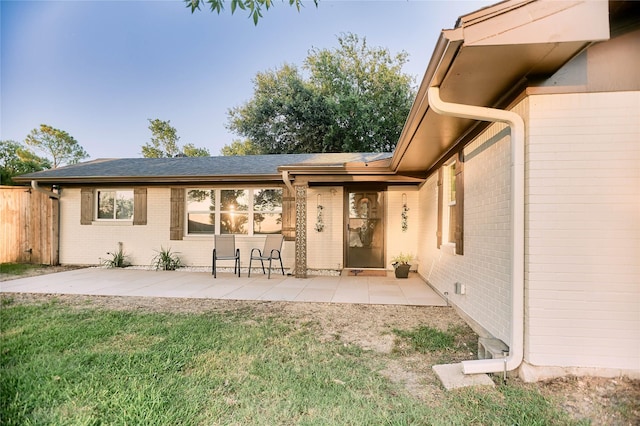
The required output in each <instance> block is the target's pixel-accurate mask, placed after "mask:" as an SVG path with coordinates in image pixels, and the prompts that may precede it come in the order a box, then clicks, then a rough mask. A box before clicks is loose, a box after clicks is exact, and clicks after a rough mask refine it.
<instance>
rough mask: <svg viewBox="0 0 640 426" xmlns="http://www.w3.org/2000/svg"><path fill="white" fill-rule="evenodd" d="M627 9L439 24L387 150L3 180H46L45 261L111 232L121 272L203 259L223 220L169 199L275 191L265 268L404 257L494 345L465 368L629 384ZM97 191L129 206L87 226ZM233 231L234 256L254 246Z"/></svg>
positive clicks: (84, 168) (95, 167)
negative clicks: (275, 238)
mask: <svg viewBox="0 0 640 426" xmlns="http://www.w3.org/2000/svg"><path fill="white" fill-rule="evenodd" d="M639 4H640V3H637V2H607V1H579V0H576V1H535V0H534V1H525V0H512V1H505V2H502V3H499V4H496V5H494V6H491V7H488V8H484V9H481V10H479V11H476V12H473V13H470V14H468V15H465V16H463V17H461V18H459V20H458V22H457V23H456V25H455V28H453V29H451V30H444V31H442V33H441V35H440V39H439V41H438V43H437V45H436V47H435V49H434V53H433V56H432V57H431V61H430V62H429V66H428V68H427V70H426V72H425V76H424V79H423V81H422V84H421V86H420V88H419V91H418V96H417V98H416V100H415V102H414V105H413V108H412V110H411V112H410V114H409V117H408V118H407V122H406V124H405V128H404V130H403V133H402V136H401V138H400V140H399V141H398V144H397V147H396V150H395V151H394V152H393V153H390V154H317V155H315V154H309V155H304V156H297V157H296V156H287V155H282V156H260V157H253V156H251V157H245V158H242V157H237V158H235V159H233V160H229V159H225V158H220V157H212V158H210V159H204V160H196V159H189V158H180V159H167V160H162V161H153V160H151V159H124V160H110V161H96V162H90V163H85V164H81V165H77V166H71V167H68V168H63V169H58V170H51V171H45V172H40V173H36V174H32V175H25V176H23V177H22V180H23V181H25V182H28V181H33V182H35V183H37V184H41V185H57V186H59V187H60V188H61V193H60V218H61V224H60V261H61V262H62V263H81V264H86V263H89V264H92V263H97V261H98V259H99V257H100V256H103V255H104V253H105V252H106V251H109V250H113V249H114V248H115V245H116V244H117V242H124V244H125V249H126V250H127V251H128V252H130V253H131V254H132V255H133V256H134V259H135V261H136V262H138V263H147V262H148V261H149V258H150V257H151V256H152V255H153V250H154V249H157V248H159V247H160V246H161V245H163V246H171V247H172V249H175V250H176V251H179V252H181V254H182V255H183V258H184V260H185V261H186V263H188V264H190V265H200V266H210V262H211V260H210V253H211V249H212V247H213V239H212V237H211V235H212V234H213V233H220V232H228V231H229V229H228V228H225V226H226V225H224V224H223V222H224V220H223V219H222V218H224V217H225V215H226V214H228V213H229V212H228V211H227V210H225V207H224V206H223V205H222V204H221V202H220V201H217V202H215V203H214V202H213V201H212V203H211V211H210V212H209V211H203V210H198V208H197V207H195V206H196V204H197V203H195V202H193V201H190V199H189V196H190V195H189V194H190V192H189V191H201V190H207V191H213V192H211V194H215V197H217V198H216V199H217V200H219V199H220V198H221V197H222V196H223V195H224V194H223V191H231V190H241V191H246V192H243V194H246V197H250V196H255V194H256V191H258V192H259V191H260V190H262V189H264V188H270V189H277V190H278V191H282V199H283V201H282V204H281V205H280V206H279V207H277V208H276V210H275V214H282V223H281V228H279V229H277V230H276V232H283V233H287V235H288V241H286V243H285V249H284V255H285V267H287V268H289V269H290V270H292V271H294V273H295V274H296V276H299V277H301V278H302V277H304V276H306V275H307V274H313V273H314V271H317V270H335V271H338V270H341V269H343V268H352V267H357V268H362V267H364V268H379V269H390V268H391V267H390V259H391V258H392V257H393V256H394V255H396V254H397V253H398V252H400V251H403V252H411V253H413V254H414V255H415V261H414V269H415V270H416V271H417V273H418V274H420V276H421V277H422V278H423V279H424V280H425V282H426V283H428V284H429V285H431V286H432V287H433V288H435V289H436V290H437V291H438V292H439V293H440V294H442V295H443V296H445V297H446V298H447V300H448V301H449V302H450V303H451V304H452V305H453V306H455V307H456V309H458V311H459V312H460V313H461V315H462V316H463V317H464V318H465V319H467V320H468V322H469V323H470V324H472V326H473V327H474V328H475V329H476V330H477V331H478V332H479V333H480V334H481V335H484V336H486V337H490V338H495V339H499V340H501V341H502V342H504V344H505V345H506V346H507V347H508V349H509V353H508V356H507V357H506V358H505V360H506V361H505V360H503V359H485V360H470V361H468V362H464V363H463V366H464V370H465V372H467V373H474V372H495V371H502V369H503V368H504V365H505V362H506V363H507V366H508V369H510V370H518V371H519V373H520V375H521V377H523V378H524V379H525V380H539V379H543V378H546V377H553V376H561V375H566V374H577V375H580V374H590V375H602V376H615V375H620V374H624V375H629V376H632V377H640V73H639V72H638V69H640V24H639V23H640V10H639V6H638V5H639ZM475 107H484V108H483V109H477V108H475ZM231 161H233V162H234V163H233V164H232V163H229V162H231ZM132 171H134V172H135V173H134V172H132ZM107 190H112V191H119V190H130V191H132V192H131V198H132V200H133V201H132V202H133V203H134V207H135V212H134V213H133V216H132V217H130V218H127V220H123V221H118V220H100V218H99V217H97V212H96V210H97V204H96V197H97V196H99V193H100V191H107ZM83 194H84V195H83ZM252 194H253V195H252ZM211 197H212V200H213V197H214V195H211ZM243 197H245V195H243ZM247 199H248V198H247ZM83 200H84V201H83ZM252 200H254V201H248V202H247V209H248V210H247V211H248V212H253V213H255V214H259V213H260V211H259V209H258V210H256V209H255V205H257V203H258V201H255V200H256V199H255V198H254V199H252ZM83 203H84V208H83ZM190 203H191V204H190ZM87 206H88V208H87ZM318 206H322V208H318ZM362 209H364V210H362ZM407 209H408V210H407ZM365 210H366V214H364V215H362V214H361V211H365ZM142 213H144V215H143V214H142ZM403 213H406V216H405V215H403ZM243 214H244V213H243ZM247 214H251V213H247ZM320 216H321V217H322V220H321V221H320V220H319V217H320ZM403 216H404V217H403ZM206 217H210V218H211V219H210V220H211V223H204V222H206V220H208V219H206ZM203 218H204V219H203ZM203 220H204V222H203ZM319 222H321V223H322V225H323V226H322V227H320V228H322V229H321V230H318V229H319V228H318V227H317V225H318V223H319ZM198 223H199V224H200V225H203V226H204V228H206V230H205V231H202V229H203V228H199V227H197V226H195V225H194V224H198ZM247 223H252V224H251V225H247V226H248V228H247V229H243V231H242V232H241V233H240V234H239V235H238V238H237V239H238V241H239V247H240V249H241V252H243V253H246V252H247V250H249V249H250V247H254V246H256V245H259V242H260V241H261V238H263V236H262V234H261V231H260V230H259V225H258V222H255V221H251V220H249V221H248V222H247ZM372 223H375V225H372ZM367 226H370V228H369V229H370V230H371V232H369V233H368V234H363V233H362V229H365V228H366V227H367ZM246 258H247V256H245V259H243V262H242V263H243V266H246V262H245V260H246Z"/></svg>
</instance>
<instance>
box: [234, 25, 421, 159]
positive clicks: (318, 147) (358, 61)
mask: <svg viewBox="0 0 640 426" xmlns="http://www.w3.org/2000/svg"><path fill="white" fill-rule="evenodd" d="M338 42H339V47H338V48H336V49H333V50H328V49H312V50H311V51H310V52H309V55H308V56H307V58H306V60H305V62H304V65H303V69H304V70H305V71H306V73H307V75H308V77H307V78H305V77H303V75H302V74H301V72H300V71H299V70H298V69H297V68H296V67H295V66H292V65H283V66H282V67H281V68H279V69H276V70H271V71H266V72H261V73H258V74H257V75H256V77H255V78H254V81H253V82H254V96H253V98H252V99H250V100H249V101H248V102H246V103H245V104H244V105H241V106H238V107H235V108H232V109H230V110H229V112H228V122H227V128H228V129H229V130H231V131H232V132H234V133H236V134H238V135H240V136H242V137H243V138H245V139H248V140H249V141H250V142H251V143H252V144H253V145H255V146H257V147H258V148H259V150H260V152H262V153H265V154H271V153H301V152H389V151H392V150H393V148H394V147H395V144H396V142H397V140H398V138H399V137H400V132H401V131H402V127H403V125H404V121H405V119H406V117H407V115H408V113H409V110H410V108H411V102H412V100H413V98H414V96H415V94H414V90H413V87H412V85H413V83H414V80H413V78H412V77H411V76H409V75H407V74H404V73H402V66H403V65H404V64H405V63H406V61H407V53H406V52H401V53H399V54H396V55H392V54H391V53H390V52H389V51H388V49H384V48H380V47H377V48H371V47H369V46H368V45H367V42H366V39H365V38H362V39H360V38H359V37H358V36H357V35H355V34H350V33H348V34H344V35H342V36H340V37H338Z"/></svg>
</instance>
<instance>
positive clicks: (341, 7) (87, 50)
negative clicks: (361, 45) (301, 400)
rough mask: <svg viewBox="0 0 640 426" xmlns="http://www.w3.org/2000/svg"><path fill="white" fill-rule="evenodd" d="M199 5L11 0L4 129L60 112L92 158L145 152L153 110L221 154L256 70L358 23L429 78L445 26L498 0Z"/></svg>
mask: <svg viewBox="0 0 640 426" xmlns="http://www.w3.org/2000/svg"><path fill="white" fill-rule="evenodd" d="M227 3H228V5H227V10H226V11H224V12H223V13H222V14H220V15H218V14H216V13H212V12H209V10H208V9H206V8H203V10H202V11H200V12H197V13H195V14H191V12H190V10H189V9H187V8H185V5H184V3H183V2H182V1H180V0H164V1H116V0H113V1H92V0H86V1H26V0H22V1H4V0H2V1H1V2H0V28H1V29H0V37H1V39H0V40H1V53H0V54H1V57H0V61H1V62H0V101H1V104H0V139H1V140H15V141H23V140H24V138H25V137H26V136H27V134H28V133H29V132H30V131H31V129H33V128H35V127H38V126H39V125H40V124H48V125H50V126H53V127H55V128H58V129H62V130H65V131H67V132H68V133H69V134H71V135H72V136H73V137H74V138H75V139H76V140H78V142H79V143H80V145H82V146H83V147H84V148H85V150H86V151H87V152H88V153H89V155H90V157H91V158H92V159H96V158H105V157H141V156H142V155H141V153H140V152H141V146H142V145H144V144H145V143H147V142H148V141H149V140H150V137H151V132H150V131H149V129H148V125H149V122H148V119H155V118H159V119H161V120H170V121H171V125H172V126H173V127H175V128H176V129H177V132H178V136H180V144H186V143H193V144H195V145H196V146H198V147H206V148H208V149H209V151H210V152H211V154H212V155H219V154H220V149H221V148H222V147H223V146H224V145H227V144H230V143H231V142H232V141H233V139H240V137H239V136H237V135H234V134H232V133H230V132H229V131H227V130H226V128H225V124H226V123H227V111H228V110H229V109H230V108H232V107H235V106H239V105H242V104H243V103H244V102H246V101H247V100H249V99H250V98H251V97H252V95H253V82H252V79H253V77H254V76H255V75H256V73H258V72H260V71H266V70H269V69H276V68H279V67H280V66H282V65H283V64H284V63H290V64H294V65H298V66H301V65H302V63H303V61H304V59H305V58H306V57H307V54H308V51H309V49H311V48H320V49H324V48H328V49H332V48H335V47H337V46H338V42H337V36H338V35H340V34H341V33H347V32H351V33H354V34H357V35H358V36H360V37H366V39H367V43H368V44H369V45H370V46H380V47H385V48H388V49H389V50H390V52H391V53H392V54H395V53H398V52H400V51H403V50H404V51H406V52H407V53H409V63H408V64H407V65H406V66H405V68H404V72H405V73H407V74H410V75H412V76H414V77H415V79H416V85H417V84H419V83H420V81H421V79H422V76H423V74H424V72H425V69H426V66H427V63H428V60H429V58H430V57H431V54H432V52H433V49H434V47H435V44H436V41H437V38H438V36H439V34H440V30H442V29H444V28H453V27H454V25H455V23H456V20H457V18H458V17H459V16H461V15H464V14H466V13H469V12H473V11H475V10H477V9H480V8H482V7H484V6H487V5H489V4H492V3H494V2H493V1H481V0H472V1H454V0H448V1H438V0H409V1H407V0H395V1H391V0H389V1H373V0H370V1H339V0H320V2H319V6H318V7H317V8H316V7H315V6H314V4H313V1H312V0H304V5H305V7H304V8H303V9H302V10H301V11H300V12H299V13H298V12H297V11H296V9H295V8H294V7H290V6H289V5H288V1H286V0H285V2H284V3H283V2H281V1H279V0H275V2H274V3H275V6H274V7H273V8H272V9H270V10H269V11H266V12H265V13H264V17H263V18H262V19H261V20H260V22H259V23H258V25H257V26H254V25H253V21H252V20H251V19H249V18H248V17H247V14H246V13H245V12H243V11H242V10H238V11H236V13H235V14H234V15H231V13H230V10H229V8H230V0H227Z"/></svg>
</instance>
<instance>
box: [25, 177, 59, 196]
mask: <svg viewBox="0 0 640 426" xmlns="http://www.w3.org/2000/svg"><path fill="white" fill-rule="evenodd" d="M31 188H33V189H34V190H36V191H38V192H41V193H43V194H45V195H47V196H49V197H51V198H55V199H56V200H59V199H60V194H57V193H55V192H53V191H47V190H46V189H42V188H40V187H39V186H38V181H35V180H32V181H31Z"/></svg>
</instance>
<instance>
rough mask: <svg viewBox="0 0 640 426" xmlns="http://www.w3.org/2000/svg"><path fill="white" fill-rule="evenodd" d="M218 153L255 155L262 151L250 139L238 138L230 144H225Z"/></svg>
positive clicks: (225, 154)
mask: <svg viewBox="0 0 640 426" xmlns="http://www.w3.org/2000/svg"><path fill="white" fill-rule="evenodd" d="M220 154H222V155H224V156H231V155H257V154H262V151H260V149H259V148H258V147H257V146H255V145H254V144H253V143H252V142H251V141H250V140H248V139H246V140H244V141H240V140H238V139H236V140H234V141H233V142H231V144H230V145H225V146H223V147H222V149H221V150H220Z"/></svg>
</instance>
